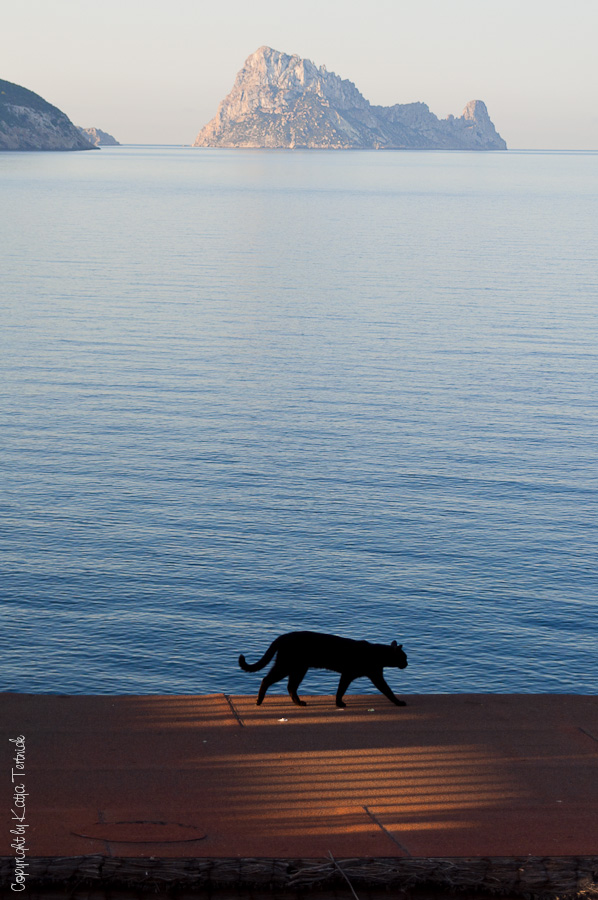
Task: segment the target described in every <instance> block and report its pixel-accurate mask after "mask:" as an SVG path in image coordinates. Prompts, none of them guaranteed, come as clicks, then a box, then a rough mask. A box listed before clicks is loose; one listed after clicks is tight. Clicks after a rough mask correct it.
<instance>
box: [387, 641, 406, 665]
mask: <svg viewBox="0 0 598 900" xmlns="http://www.w3.org/2000/svg"><path fill="white" fill-rule="evenodd" d="M390 646H391V648H392V650H393V655H394V665H395V666H396V667H397V669H406V668H407V654H406V653H405V651H404V650H403V645H402V644H397V642H396V641H393V642H392V644H391V645H390Z"/></svg>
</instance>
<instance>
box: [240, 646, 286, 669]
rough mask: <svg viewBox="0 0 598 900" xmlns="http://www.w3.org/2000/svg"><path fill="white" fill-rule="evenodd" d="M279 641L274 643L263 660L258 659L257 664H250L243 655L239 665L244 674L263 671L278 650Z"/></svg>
mask: <svg viewBox="0 0 598 900" xmlns="http://www.w3.org/2000/svg"><path fill="white" fill-rule="evenodd" d="M278 641H279V638H276V640H275V641H272V643H271V644H270V646H269V647H268V649H267V650H266V652H265V653H264V655H263V656H262V658H261V659H258V661H257V662H256V663H248V662H247V660H246V659H245V657H244V656H243V654H241V655H240V657H239V665H240V666H241V668H242V669H243V671H244V672H257V670H258V669H263V668H264V666H267V665H268V663H269V662H270V660H271V659H272V657H273V656H274V654H275V653H276V651H277V650H278Z"/></svg>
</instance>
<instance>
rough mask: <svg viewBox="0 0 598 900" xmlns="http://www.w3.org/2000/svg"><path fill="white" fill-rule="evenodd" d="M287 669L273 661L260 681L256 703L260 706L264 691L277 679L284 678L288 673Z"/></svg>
mask: <svg viewBox="0 0 598 900" xmlns="http://www.w3.org/2000/svg"><path fill="white" fill-rule="evenodd" d="M288 674H289V673H288V671H287V669H285V668H283V666H279V665H278V663H274V665H273V666H272V668H271V669H270V671H269V672H268V674H267V675H265V676H264V678H263V679H262V683H261V684H260V689H259V691H258V695H257V701H256V703H257V705H258V706H260V705H261V704H262V702H263V700H264V697H265V696H266V691H267V690H268V688H269V687H271V686H272V685H273V684H276V682H277V681H282V679H283V678H286V676H287V675H288Z"/></svg>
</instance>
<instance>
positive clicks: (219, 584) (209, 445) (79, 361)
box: [0, 147, 598, 694]
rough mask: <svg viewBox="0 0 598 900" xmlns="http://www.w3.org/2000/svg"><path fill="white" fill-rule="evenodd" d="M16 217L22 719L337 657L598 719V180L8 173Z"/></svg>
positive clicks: (328, 679) (119, 154)
mask: <svg viewBox="0 0 598 900" xmlns="http://www.w3.org/2000/svg"><path fill="white" fill-rule="evenodd" d="M0 195H1V198H2V199H1V203H2V212H1V220H0V236H1V258H2V277H1V283H0V295H1V312H2V328H1V335H0V342H1V360H2V362H1V364H2V377H1V382H0V406H1V412H2V421H1V425H2V427H1V431H0V435H1V438H0V439H1V441H2V454H1V460H0V465H1V468H2V488H1V491H2V493H1V507H0V550H1V562H0V565H1V568H2V578H1V585H0V592H1V609H2V618H3V629H2V631H3V641H2V644H3V649H2V653H1V658H0V667H1V673H0V689H2V690H17V691H33V692H64V693H148V692H149V693H172V692H176V693H196V692H198V693H204V692H219V691H224V692H231V693H253V692H255V691H256V690H257V684H258V682H259V678H260V675H259V674H257V675H253V676H252V675H248V674H246V673H243V672H241V670H240V669H239V668H238V667H237V663H236V658H237V656H238V654H239V652H244V653H246V654H247V656H248V657H249V658H250V659H251V658H255V657H257V655H258V654H261V652H262V651H263V650H264V649H265V647H266V646H267V645H268V643H269V642H270V641H271V640H272V638H273V637H274V636H276V635H277V634H279V633H281V632H284V631H288V630H293V629H317V630H322V631H330V632H334V633H338V634H344V635H346V636H349V637H359V638H361V637H365V638H368V639H370V640H374V641H384V642H388V641H390V640H392V639H394V638H396V639H398V640H400V641H402V642H403V643H404V646H405V649H406V650H407V653H408V655H409V660H410V665H409V668H408V669H407V670H406V671H405V672H402V673H398V672H396V673H392V672H388V673H387V674H388V675H389V681H390V682H391V684H392V685H393V687H394V688H395V689H396V690H397V691H399V692H404V693H407V694H408V693H410V692H461V691H490V692H493V691H499V692H544V691H546V692H575V693H577V692H580V693H592V692H594V691H595V690H596V671H597V665H596V657H597V653H598V637H597V631H598V629H597V625H598V614H597V608H596V585H597V577H596V560H597V556H598V537H597V521H596V509H597V507H596V501H597V488H598V485H597V474H598V465H597V463H598V458H597V457H598V453H597V433H598V429H597V426H598V421H597V420H598V412H597V402H596V398H597V393H598V359H597V353H598V315H597V288H598V275H597V270H596V213H597V202H596V201H597V197H598V155H595V154H590V153H585V154H581V153H579V154H575V153H535V152H522V153H517V152H509V153H487V154H482V153H480V154H473V153H469V154H467V153H408V152H386V153H383V152H380V153H375V152H369V153H361V152H349V153H342V152H340V153H334V152H304V153H302V152H293V153H285V152H280V153H277V152H256V151H250V152H244V151H215V150H214V151H211V150H203V151H193V150H190V149H184V148H180V149H178V148H158V147H155V148H148V147H145V148H134V147H128V148H127V147H122V148H114V149H109V148H105V149H103V150H102V151H100V152H94V153H79V154H78V153H65V154H58V153H57V154H33V153H32V154H28V153H24V154H9V153H4V154H0ZM335 683H336V678H335V677H334V676H329V675H326V674H324V673H310V674H309V675H308V677H307V679H306V681H305V683H304V688H303V690H304V692H305V693H310V692H312V693H328V692H330V691H331V690H332V689H333V686H334V685H335ZM280 689H281V690H282V691H284V685H283V686H281V688H280ZM368 689H369V683H368V682H365V681H364V682H356V683H355V685H354V686H353V690H357V691H364V690H368Z"/></svg>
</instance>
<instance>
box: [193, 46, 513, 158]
mask: <svg viewBox="0 0 598 900" xmlns="http://www.w3.org/2000/svg"><path fill="white" fill-rule="evenodd" d="M193 146H194V147H238V148H241V147H248V148H249V147H253V148H272V149H275V148H287V149H295V148H312V149H326V150H328V149H330V150H332V149H334V150H341V149H347V150H348V149H376V150H381V149H389V150H390V149H405V150H506V149H507V145H506V143H505V141H504V140H503V139H502V138H501V136H500V135H499V134H498V133H497V131H496V129H495V128H494V125H493V124H492V121H491V120H490V116H489V115H488V110H487V109H486V105H485V103H483V101H482V100H472V101H471V102H470V103H468V104H467V106H466V107H465V109H464V110H463V113H462V115H461V116H459V117H458V118H456V117H455V116H449V117H448V118H447V119H438V118H437V117H436V116H435V115H434V113H432V112H430V110H429V108H428V107H427V106H426V104H425V103H404V104H401V103H397V104H395V105H394V106H373V105H372V104H370V103H369V102H368V101H367V100H366V99H365V98H364V97H363V96H362V95H361V94H360V92H359V91H358V90H357V88H356V87H355V85H354V84H353V83H352V82H351V81H348V80H346V79H342V78H339V76H338V75H335V74H334V73H333V72H328V71H327V70H326V67H325V66H320V67H319V68H318V67H316V66H315V65H314V63H312V62H310V61H309V60H307V59H301V57H299V56H289V55H288V54H286V53H280V52H279V51H278V50H273V49H272V48H271V47H260V49H259V50H257V51H256V52H255V53H253V54H252V55H251V56H250V57H249V58H248V59H247V60H246V62H245V65H244V66H243V68H242V69H241V71H240V72H239V73H238V75H237V78H236V81H235V84H234V86H233V89H232V91H231V92H230V94H229V95H228V96H227V97H225V99H224V100H223V101H222V102H221V103H220V106H219V107H218V112H217V113H216V115H215V116H214V118H213V119H212V120H211V121H210V122H208V124H207V125H206V126H205V127H204V128H202V130H201V131H200V132H199V134H198V135H197V138H196V139H195V142H194V144H193Z"/></svg>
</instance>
